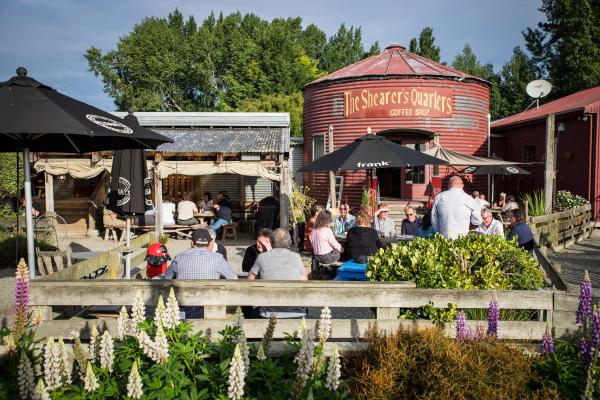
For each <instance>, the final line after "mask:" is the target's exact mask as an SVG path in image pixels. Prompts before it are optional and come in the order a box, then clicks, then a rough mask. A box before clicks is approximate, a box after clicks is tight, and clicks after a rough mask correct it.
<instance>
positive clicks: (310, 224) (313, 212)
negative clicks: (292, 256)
mask: <svg viewBox="0 0 600 400" xmlns="http://www.w3.org/2000/svg"><path fill="white" fill-rule="evenodd" d="M321 211H323V206H320V205H318V204H315V205H314V206H312V208H311V209H310V219H309V220H308V221H306V225H305V226H304V251H306V252H309V253H312V246H311V244H310V234H311V233H312V231H313V228H314V226H315V221H316V220H317V215H318V214H319V213H320V212H321Z"/></svg>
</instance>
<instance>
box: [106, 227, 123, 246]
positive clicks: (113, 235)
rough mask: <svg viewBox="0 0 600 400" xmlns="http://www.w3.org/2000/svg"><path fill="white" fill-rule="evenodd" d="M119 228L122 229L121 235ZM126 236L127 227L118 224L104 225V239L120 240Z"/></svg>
mask: <svg viewBox="0 0 600 400" xmlns="http://www.w3.org/2000/svg"><path fill="white" fill-rule="evenodd" d="M117 229H121V236H120V237H119V235H118V234H117ZM124 238H125V229H123V228H121V227H116V226H110V225H108V226H107V225H104V240H114V241H115V242H120V241H122V240H123V239H124Z"/></svg>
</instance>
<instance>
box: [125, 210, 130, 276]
mask: <svg viewBox="0 0 600 400" xmlns="http://www.w3.org/2000/svg"><path fill="white" fill-rule="evenodd" d="M130 228H131V219H130V218H127V222H126V228H125V229H127V236H125V238H126V239H125V246H126V247H127V255H126V256H125V278H126V279H129V278H131V251H129V246H130V245H131V231H130Z"/></svg>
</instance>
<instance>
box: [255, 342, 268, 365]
mask: <svg viewBox="0 0 600 400" xmlns="http://www.w3.org/2000/svg"><path fill="white" fill-rule="evenodd" d="M256 359H257V360H260V361H264V360H266V359H267V355H266V354H265V347H264V346H263V342H260V343H259V344H258V350H257V351H256Z"/></svg>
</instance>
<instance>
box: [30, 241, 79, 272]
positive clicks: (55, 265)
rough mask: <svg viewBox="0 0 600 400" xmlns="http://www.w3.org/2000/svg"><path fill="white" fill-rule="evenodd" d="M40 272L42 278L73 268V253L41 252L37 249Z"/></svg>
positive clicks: (65, 251) (61, 251) (63, 251)
mask: <svg viewBox="0 0 600 400" xmlns="http://www.w3.org/2000/svg"><path fill="white" fill-rule="evenodd" d="M35 252H36V254H37V264H38V270H39V272H40V275H41V276H48V275H52V274H53V273H55V272H58V271H61V270H63V269H65V268H71V253H70V252H69V250H60V251H41V250H40V248H39V247H36V249H35Z"/></svg>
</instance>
